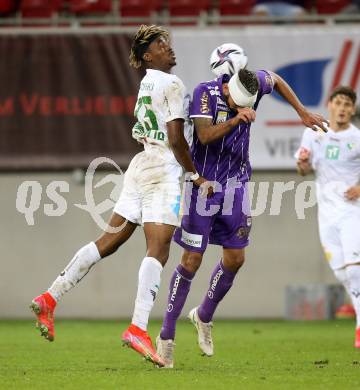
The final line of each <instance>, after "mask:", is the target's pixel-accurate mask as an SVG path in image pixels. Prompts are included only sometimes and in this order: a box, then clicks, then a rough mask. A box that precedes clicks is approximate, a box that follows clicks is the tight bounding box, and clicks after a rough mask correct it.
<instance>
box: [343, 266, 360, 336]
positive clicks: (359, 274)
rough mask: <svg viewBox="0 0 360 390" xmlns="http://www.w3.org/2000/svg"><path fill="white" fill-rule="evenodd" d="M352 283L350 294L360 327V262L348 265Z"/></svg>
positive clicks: (347, 273)
mask: <svg viewBox="0 0 360 390" xmlns="http://www.w3.org/2000/svg"><path fill="white" fill-rule="evenodd" d="M346 275H347V278H348V280H349V284H350V294H351V299H352V302H353V305H354V309H355V312H356V327H357V328H359V327H360V264H358V265H349V266H347V267H346Z"/></svg>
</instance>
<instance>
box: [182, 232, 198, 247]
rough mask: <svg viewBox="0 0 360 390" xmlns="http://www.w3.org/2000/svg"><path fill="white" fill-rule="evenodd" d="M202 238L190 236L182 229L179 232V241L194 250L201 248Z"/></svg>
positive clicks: (194, 235) (195, 235)
mask: <svg viewBox="0 0 360 390" xmlns="http://www.w3.org/2000/svg"><path fill="white" fill-rule="evenodd" d="M202 238H203V236H202V235H201V234H191V233H188V232H186V231H185V230H184V229H182V231H181V241H182V242H183V243H184V244H186V245H189V246H193V247H194V248H201V244H202Z"/></svg>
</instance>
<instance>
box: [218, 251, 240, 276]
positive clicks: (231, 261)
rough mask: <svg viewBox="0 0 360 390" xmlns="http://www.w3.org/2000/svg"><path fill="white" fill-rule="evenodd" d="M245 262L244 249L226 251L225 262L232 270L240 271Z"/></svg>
mask: <svg viewBox="0 0 360 390" xmlns="http://www.w3.org/2000/svg"><path fill="white" fill-rule="evenodd" d="M244 262H245V254H244V251H243V250H233V251H224V258H223V264H224V267H225V268H227V269H229V270H230V271H233V272H236V271H238V270H239V269H240V268H241V267H242V266H243V264H244Z"/></svg>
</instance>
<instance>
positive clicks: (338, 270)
mask: <svg viewBox="0 0 360 390" xmlns="http://www.w3.org/2000/svg"><path fill="white" fill-rule="evenodd" d="M355 102H356V94H355V92H354V91H353V90H352V89H351V88H349V87H338V88H336V89H335V90H334V91H333V93H332V94H331V96H330V100H329V103H328V110H329V114H330V127H329V129H328V132H327V133H323V132H314V131H313V130H311V129H306V130H305V132H304V134H303V138H302V141H301V146H300V149H299V150H298V151H297V153H296V158H297V159H298V162H297V165H298V171H299V173H300V174H301V175H306V174H307V173H309V172H310V170H311V169H313V170H314V172H315V175H316V190H317V191H316V192H317V201H318V223H319V232H320V240H321V244H322V246H323V249H324V253H325V257H326V259H327V260H328V262H329V265H330V267H331V268H332V270H333V271H334V273H335V276H336V277H337V278H338V280H339V281H341V282H342V284H343V285H344V287H345V289H346V291H347V292H348V294H349V295H350V297H351V300H352V303H353V305H354V309H355V312H356V317H357V331H356V340H355V346H356V347H358V348H360V130H359V129H358V128H357V127H355V126H354V125H352V124H351V123H350V120H351V117H352V115H353V114H354V112H355Z"/></svg>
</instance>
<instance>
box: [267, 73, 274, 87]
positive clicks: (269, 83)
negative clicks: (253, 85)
mask: <svg viewBox="0 0 360 390" xmlns="http://www.w3.org/2000/svg"><path fill="white" fill-rule="evenodd" d="M265 83H266V84H267V85H269V86H270V87H273V85H274V83H273V79H272V77H271V76H270V75H266V76H265Z"/></svg>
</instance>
